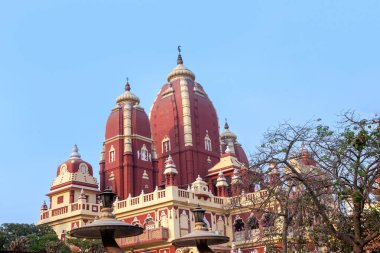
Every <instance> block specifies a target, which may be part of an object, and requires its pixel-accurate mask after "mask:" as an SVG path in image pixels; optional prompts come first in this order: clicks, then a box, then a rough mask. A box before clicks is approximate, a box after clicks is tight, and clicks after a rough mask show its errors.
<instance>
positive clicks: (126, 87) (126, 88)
mask: <svg viewBox="0 0 380 253" xmlns="http://www.w3.org/2000/svg"><path fill="white" fill-rule="evenodd" d="M125 90H126V91H130V90H131V85H129V78H128V77H127V83H126V84H125Z"/></svg>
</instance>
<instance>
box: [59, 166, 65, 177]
mask: <svg viewBox="0 0 380 253" xmlns="http://www.w3.org/2000/svg"><path fill="white" fill-rule="evenodd" d="M66 172H67V165H66V164H62V165H61V168H60V169H59V174H61V175H65V173H66Z"/></svg>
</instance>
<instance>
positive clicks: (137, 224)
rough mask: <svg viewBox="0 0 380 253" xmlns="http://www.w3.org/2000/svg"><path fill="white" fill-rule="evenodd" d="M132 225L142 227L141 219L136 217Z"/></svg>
mask: <svg viewBox="0 0 380 253" xmlns="http://www.w3.org/2000/svg"><path fill="white" fill-rule="evenodd" d="M132 225H134V226H136V227H140V221H139V219H137V217H135V218H134V219H133V221H132Z"/></svg>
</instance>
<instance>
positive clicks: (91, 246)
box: [67, 238, 104, 253]
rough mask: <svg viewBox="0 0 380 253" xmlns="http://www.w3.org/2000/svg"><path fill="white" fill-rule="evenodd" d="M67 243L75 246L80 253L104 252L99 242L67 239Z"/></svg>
mask: <svg viewBox="0 0 380 253" xmlns="http://www.w3.org/2000/svg"><path fill="white" fill-rule="evenodd" d="M67 243H68V244H71V245H74V246H77V247H78V248H80V250H81V252H92V253H103V251H104V249H103V244H102V241H101V240H94V239H79V238H70V239H67Z"/></svg>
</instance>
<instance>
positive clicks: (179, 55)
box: [177, 46, 183, 65]
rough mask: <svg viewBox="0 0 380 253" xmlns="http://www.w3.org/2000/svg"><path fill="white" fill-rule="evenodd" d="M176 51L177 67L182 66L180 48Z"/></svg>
mask: <svg viewBox="0 0 380 253" xmlns="http://www.w3.org/2000/svg"><path fill="white" fill-rule="evenodd" d="M177 50H178V58H177V65H179V64H183V60H182V55H181V46H178V47H177Z"/></svg>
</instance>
